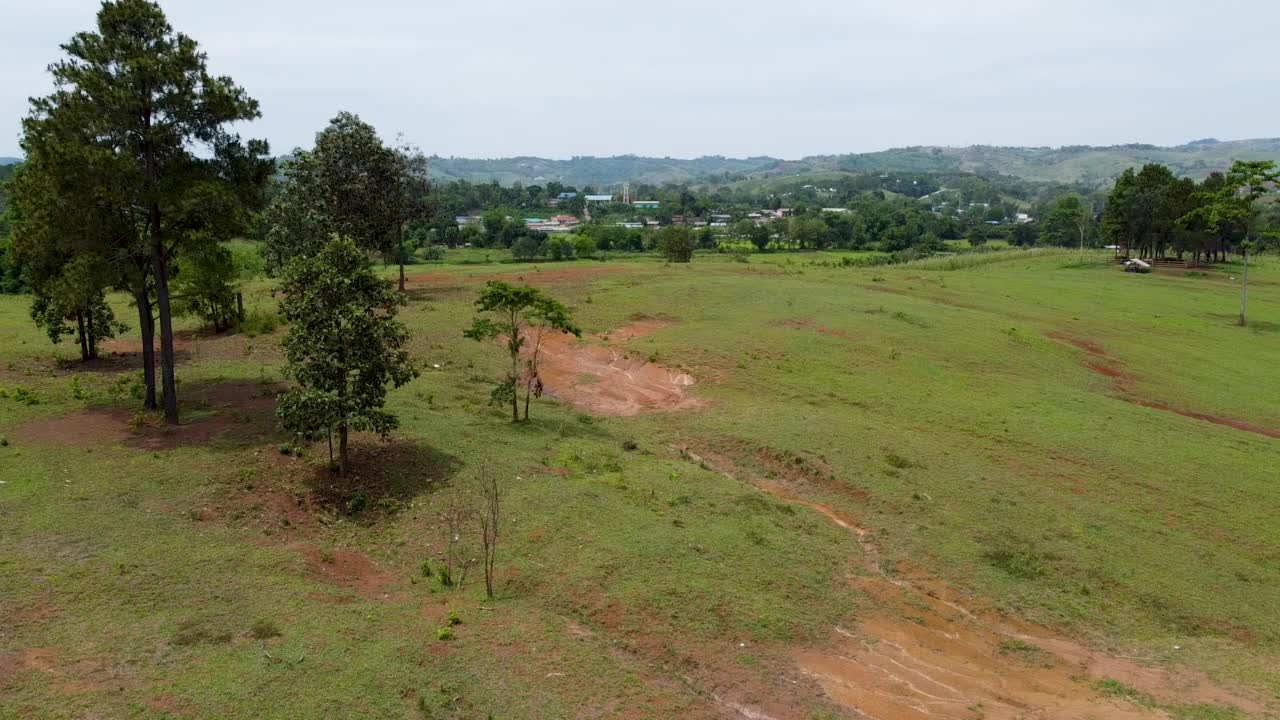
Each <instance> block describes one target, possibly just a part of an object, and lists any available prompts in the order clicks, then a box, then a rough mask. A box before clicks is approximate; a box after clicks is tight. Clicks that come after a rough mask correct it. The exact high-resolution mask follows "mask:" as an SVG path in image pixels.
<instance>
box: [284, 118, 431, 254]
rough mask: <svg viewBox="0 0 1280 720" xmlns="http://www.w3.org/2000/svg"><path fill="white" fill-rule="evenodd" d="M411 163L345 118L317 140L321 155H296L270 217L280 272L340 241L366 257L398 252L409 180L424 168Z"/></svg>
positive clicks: (360, 122)
mask: <svg viewBox="0 0 1280 720" xmlns="http://www.w3.org/2000/svg"><path fill="white" fill-rule="evenodd" d="M410 160H411V158H410V156H409V154H408V153H407V152H406V153H404V154H401V153H397V152H396V151H395V150H393V149H392V148H389V147H387V146H385V145H383V144H382V140H381V138H379V137H378V133H377V131H376V130H374V129H373V126H372V125H370V124H368V123H366V122H364V121H363V120H361V119H360V118H359V117H358V116H356V115H354V114H352V113H348V112H341V113H338V115H337V116H336V117H334V118H333V119H332V120H330V121H329V125H328V126H327V127H326V128H325V129H324V130H321V131H320V132H319V133H316V142H315V147H314V148H312V149H311V150H296V151H295V152H294V158H293V160H291V161H290V162H288V163H285V165H284V176H285V177H284V183H283V185H282V186H281V188H280V192H279V194H278V195H277V196H276V198H275V200H274V201H273V202H272V204H271V207H270V208H269V209H268V210H267V214H266V222H267V224H268V226H269V227H270V230H268V232H267V255H268V258H269V259H270V261H271V263H272V265H273V267H275V268H276V269H280V268H283V267H284V266H285V265H286V264H288V262H289V261H290V260H292V259H293V258H294V257H298V256H305V255H315V254H316V253H318V252H319V251H320V249H321V248H322V247H324V246H325V245H326V244H327V243H328V239H329V238H331V237H333V236H334V235H339V236H341V237H346V238H351V239H352V240H354V241H355V243H356V245H358V246H359V247H360V248H362V249H364V250H365V251H366V252H370V253H381V254H383V255H384V256H386V255H388V254H389V253H391V252H392V250H393V249H394V248H397V247H398V243H399V235H400V232H399V229H400V227H401V224H402V218H403V215H404V214H405V210H404V207H405V203H406V202H407V200H406V197H407V195H408V193H409V192H410V191H409V190H407V189H406V188H405V186H406V184H407V183H406V182H403V181H404V180H405V178H406V175H407V174H409V170H408V169H407V168H408V166H409V165H410V164H413V163H416V162H417V161H416V160H414V161H413V163H411V162H410ZM423 163H424V165H425V161H423ZM415 167H416V165H415ZM414 172H415V173H416V170H415V171H414ZM423 172H425V170H424V171H423Z"/></svg>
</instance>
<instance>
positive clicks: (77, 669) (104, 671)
mask: <svg viewBox="0 0 1280 720" xmlns="http://www.w3.org/2000/svg"><path fill="white" fill-rule="evenodd" d="M28 672H34V673H39V674H41V675H42V676H43V677H44V678H45V682H47V683H49V684H50V686H51V687H53V688H54V689H56V690H57V691H58V692H59V693H62V694H66V695H76V694H80V693H86V692H94V691H98V690H111V689H123V688H125V687H128V686H131V685H133V680H132V678H131V677H128V676H127V675H126V674H124V673H122V672H121V671H120V670H119V669H117V668H115V667H114V666H112V665H110V664H108V663H103V662H100V661H97V660H92V659H88V658H81V659H79V660H73V661H67V660H64V659H63V658H61V657H59V655H58V652H57V650H55V649H53V648H47V647H37V648H27V649H25V650H19V651H17V652H0V688H4V687H7V686H8V685H9V684H10V683H12V682H13V681H15V680H16V679H17V678H18V677H19V676H21V675H23V674H24V673H28Z"/></svg>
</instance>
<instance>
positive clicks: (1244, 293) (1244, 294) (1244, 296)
mask: <svg viewBox="0 0 1280 720" xmlns="http://www.w3.org/2000/svg"><path fill="white" fill-rule="evenodd" d="M1241 256H1242V257H1243V258H1244V272H1243V273H1242V274H1241V275H1240V324H1241V325H1244V324H1245V322H1246V319H1245V304H1246V303H1247V301H1248V299H1249V251H1247V250H1242V251H1241Z"/></svg>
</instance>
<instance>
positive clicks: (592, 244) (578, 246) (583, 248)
mask: <svg viewBox="0 0 1280 720" xmlns="http://www.w3.org/2000/svg"><path fill="white" fill-rule="evenodd" d="M573 254H574V255H577V256H578V257H580V258H593V257H595V256H596V241H595V239H593V238H592V237H591V236H590V235H576V234H575V235H574V236H573Z"/></svg>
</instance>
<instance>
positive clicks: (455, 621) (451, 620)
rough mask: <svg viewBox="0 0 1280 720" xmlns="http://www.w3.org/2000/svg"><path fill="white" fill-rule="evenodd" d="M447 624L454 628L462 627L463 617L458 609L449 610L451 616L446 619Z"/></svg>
mask: <svg viewBox="0 0 1280 720" xmlns="http://www.w3.org/2000/svg"><path fill="white" fill-rule="evenodd" d="M445 622H447V623H448V624H449V626H450V627H453V626H454V625H461V624H462V616H461V615H459V614H458V611H457V610H456V609H451V610H449V615H448V616H447V617H446V618H445Z"/></svg>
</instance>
